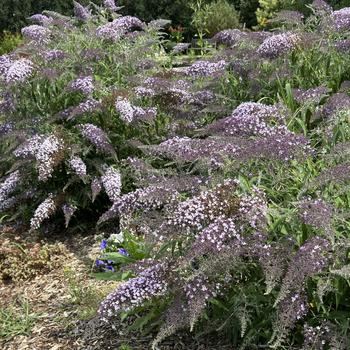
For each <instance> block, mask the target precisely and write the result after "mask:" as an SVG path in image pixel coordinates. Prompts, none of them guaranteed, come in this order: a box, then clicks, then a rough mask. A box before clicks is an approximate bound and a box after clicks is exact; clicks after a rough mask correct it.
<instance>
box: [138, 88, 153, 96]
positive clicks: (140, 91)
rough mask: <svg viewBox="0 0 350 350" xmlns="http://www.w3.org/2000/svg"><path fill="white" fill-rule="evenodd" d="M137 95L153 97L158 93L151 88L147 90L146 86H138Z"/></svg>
mask: <svg viewBox="0 0 350 350" xmlns="http://www.w3.org/2000/svg"><path fill="white" fill-rule="evenodd" d="M135 94H136V95H137V96H138V97H153V96H154V95H155V94H156V92H155V91H154V90H153V89H151V88H147V87H144V86H137V87H136V88H135Z"/></svg>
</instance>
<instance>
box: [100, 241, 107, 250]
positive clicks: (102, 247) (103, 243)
mask: <svg viewBox="0 0 350 350" xmlns="http://www.w3.org/2000/svg"><path fill="white" fill-rule="evenodd" d="M106 248H107V240H106V239H103V240H102V242H101V244H100V249H101V250H103V249H106Z"/></svg>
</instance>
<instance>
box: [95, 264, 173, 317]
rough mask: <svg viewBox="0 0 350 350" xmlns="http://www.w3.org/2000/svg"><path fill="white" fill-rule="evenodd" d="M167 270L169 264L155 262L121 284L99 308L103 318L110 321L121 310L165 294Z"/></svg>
mask: <svg viewBox="0 0 350 350" xmlns="http://www.w3.org/2000/svg"><path fill="white" fill-rule="evenodd" d="M167 270H168V266H167V264H165V263H159V264H155V265H153V266H152V267H150V268H148V269H146V270H144V271H142V272H141V273H140V274H139V275H138V277H135V278H131V279H129V280H128V281H127V282H125V283H124V284H122V285H121V286H119V287H118V289H117V290H116V291H115V292H113V293H111V294H110V295H108V296H107V298H106V299H105V300H104V301H103V302H102V304H101V306H100V309H99V314H100V317H101V319H102V320H103V321H108V320H109V319H110V318H111V317H113V316H115V314H117V313H119V312H121V311H128V310H130V309H133V308H135V307H137V306H140V305H142V304H143V303H144V302H145V301H148V300H151V299H153V298H155V297H160V296H163V295H165V294H166V293H167V291H168V283H167V279H166V278H165V276H166V273H167Z"/></svg>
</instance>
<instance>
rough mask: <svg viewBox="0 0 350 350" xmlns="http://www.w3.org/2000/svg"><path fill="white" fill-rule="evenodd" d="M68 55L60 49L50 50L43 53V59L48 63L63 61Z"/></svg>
mask: <svg viewBox="0 0 350 350" xmlns="http://www.w3.org/2000/svg"><path fill="white" fill-rule="evenodd" d="M66 56H67V54H66V53H65V52H64V51H62V50H58V49H53V50H48V51H45V52H44V53H43V57H44V59H45V60H46V61H54V60H62V59H64V58H66Z"/></svg>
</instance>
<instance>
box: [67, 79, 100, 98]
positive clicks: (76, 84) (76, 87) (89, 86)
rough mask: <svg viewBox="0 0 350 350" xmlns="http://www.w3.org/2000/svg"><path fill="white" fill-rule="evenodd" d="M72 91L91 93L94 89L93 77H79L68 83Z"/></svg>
mask: <svg viewBox="0 0 350 350" xmlns="http://www.w3.org/2000/svg"><path fill="white" fill-rule="evenodd" d="M68 87H69V89H70V90H72V91H78V92H81V93H82V94H84V95H91V93H92V92H93V91H94V79H93V77H92V76H86V77H79V78H77V79H75V80H74V81H72V82H71V83H70V84H69V86H68Z"/></svg>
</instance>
